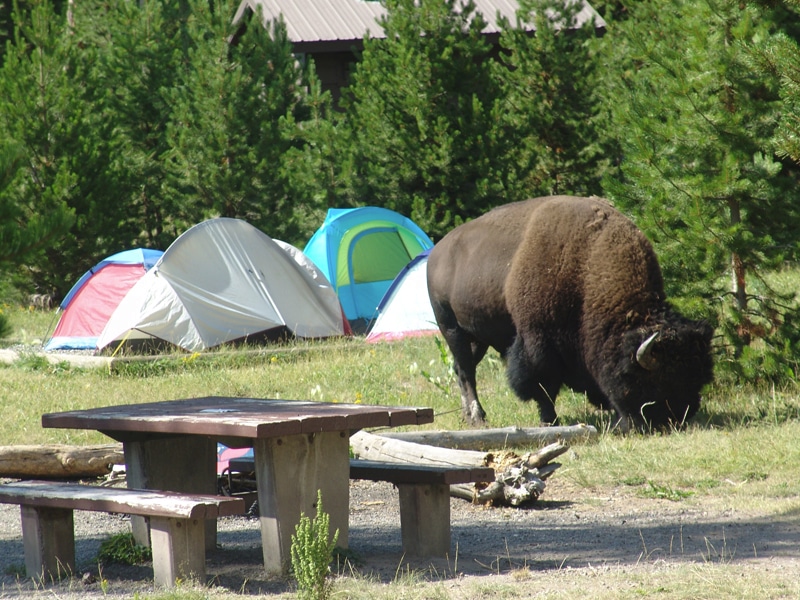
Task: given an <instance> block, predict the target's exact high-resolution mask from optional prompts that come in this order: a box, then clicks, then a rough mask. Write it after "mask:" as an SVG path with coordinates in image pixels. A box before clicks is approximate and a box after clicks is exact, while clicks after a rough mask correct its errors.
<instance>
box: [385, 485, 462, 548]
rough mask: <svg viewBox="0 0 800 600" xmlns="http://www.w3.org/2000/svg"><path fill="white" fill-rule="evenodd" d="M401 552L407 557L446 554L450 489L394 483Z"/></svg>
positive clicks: (446, 486)
mask: <svg viewBox="0 0 800 600" xmlns="http://www.w3.org/2000/svg"><path fill="white" fill-rule="evenodd" d="M397 488H398V490H399V492H400V529H401V533H402V537H403V552H405V554H406V555H408V556H417V557H429V556H441V557H444V556H447V555H448V554H449V553H450V486H449V485H446V484H443V485H442V484H433V485H428V484H398V485H397Z"/></svg>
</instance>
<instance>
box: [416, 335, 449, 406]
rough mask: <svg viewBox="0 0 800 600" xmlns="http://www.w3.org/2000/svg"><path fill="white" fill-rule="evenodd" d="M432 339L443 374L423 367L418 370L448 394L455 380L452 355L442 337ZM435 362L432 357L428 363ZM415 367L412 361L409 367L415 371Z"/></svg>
mask: <svg viewBox="0 0 800 600" xmlns="http://www.w3.org/2000/svg"><path fill="white" fill-rule="evenodd" d="M433 341H434V342H435V343H436V348H437V350H438V351H439V363H440V364H441V365H442V366H443V367H444V375H434V374H433V373H431V372H430V371H426V370H424V369H419V372H420V374H421V375H422V376H423V377H424V378H425V379H426V380H428V381H429V382H430V383H432V384H433V385H434V386H435V387H436V388H437V389H439V390H440V391H441V392H442V393H443V394H445V395H449V394H450V392H451V390H452V386H453V383H455V380H456V374H455V370H454V369H453V357H452V356H451V355H450V352H449V350H448V349H447V344H445V343H444V340H442V338H440V337H439V336H438V335H437V336H435V337H434V338H433ZM435 363H436V360H435V359H434V360H431V361H430V363H429V365H430V366H431V367H433V366H434V364H435ZM417 369H418V367H417V364H416V363H414V364H413V365H412V367H411V370H412V371H415V370H417Z"/></svg>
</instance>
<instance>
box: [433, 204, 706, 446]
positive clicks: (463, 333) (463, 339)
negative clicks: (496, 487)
mask: <svg viewBox="0 0 800 600" xmlns="http://www.w3.org/2000/svg"><path fill="white" fill-rule="evenodd" d="M428 291H429V295H430V300H431V305H432V306H433V312H434V314H435V316H436V321H437V323H438V326H439V329H440V331H441V333H442V335H443V336H444V339H445V341H446V342H447V345H448V346H449V348H450V351H451V352H452V355H453V365H454V369H455V373H456V375H457V377H458V383H459V387H460V390H461V408H462V413H463V416H464V418H465V419H466V420H467V421H468V422H470V423H471V424H473V425H480V424H483V423H484V422H485V418H486V413H485V412H484V410H483V407H482V406H481V404H480V401H479V400H478V394H477V391H476V384H475V370H476V367H477V365H478V363H479V362H480V360H481V359H482V358H483V356H484V355H485V354H486V351H487V350H488V348H489V347H490V346H491V347H492V348H494V349H495V350H497V351H498V352H499V353H500V355H501V356H502V357H503V358H504V359H505V361H506V365H507V376H508V382H509V385H510V387H511V388H512V389H513V390H514V392H515V393H516V395H517V396H519V398H521V399H522V400H531V399H533V400H536V402H537V404H538V408H539V414H540V417H541V420H542V422H543V423H549V424H555V423H557V415H556V410H555V404H554V402H555V399H556V395H557V394H558V392H559V390H560V389H561V386H562V385H566V386H568V387H570V388H572V389H573V390H575V391H577V392H584V393H585V394H586V396H587V398H588V399H589V401H590V402H591V403H592V404H594V405H595V406H598V407H601V408H603V409H609V410H613V411H614V412H615V413H616V416H617V419H616V422H615V426H616V427H619V428H620V429H621V430H623V431H627V430H628V429H629V428H631V427H635V428H637V429H642V430H649V429H652V428H655V429H667V428H670V427H679V426H681V425H682V424H684V423H685V422H686V421H687V420H688V419H690V418H691V417H692V416H693V415H694V414H695V413H696V412H697V409H698V407H699V406H700V391H701V389H702V388H703V386H704V385H705V384H707V383H708V382H710V381H711V379H712V371H713V361H712V358H711V336H712V328H711V326H710V325H709V324H708V323H706V322H702V321H692V320H689V319H687V318H685V317H683V316H681V315H680V314H678V313H677V312H676V311H674V310H673V309H672V308H671V307H670V306H669V305H668V304H667V301H666V297H665V294H664V282H663V279H662V275H661V269H660V267H659V264H658V261H657V259H656V255H655V252H654V251H653V247H652V246H651V244H650V242H649V241H648V240H647V238H645V236H644V234H643V233H642V232H641V231H640V230H639V229H638V228H637V227H636V226H635V225H634V224H633V223H632V222H631V221H630V220H629V219H628V218H626V217H625V216H624V215H623V214H622V213H620V212H619V211H617V210H615V209H614V208H613V207H612V206H611V204H610V203H609V202H608V201H607V200H604V199H602V198H597V197H592V198H580V197H572V196H550V197H544V198H534V199H531V200H526V201H523V202H516V203H512V204H507V205H504V206H499V207H497V208H495V209H493V210H491V211H489V212H488V213H486V214H484V215H483V216H481V217H479V218H477V219H474V220H473V221H470V222H468V223H465V224H463V225H460V226H459V227H456V228H455V229H453V230H452V231H451V232H450V233H448V234H447V235H446V236H444V237H443V238H442V240H441V241H439V242H438V243H437V244H436V245H435V246H434V248H433V250H432V251H431V253H430V256H429V257H428Z"/></svg>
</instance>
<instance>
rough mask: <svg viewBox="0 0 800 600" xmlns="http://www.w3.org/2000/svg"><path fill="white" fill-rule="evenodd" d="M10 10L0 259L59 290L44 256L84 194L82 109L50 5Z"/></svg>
mask: <svg viewBox="0 0 800 600" xmlns="http://www.w3.org/2000/svg"><path fill="white" fill-rule="evenodd" d="M29 6H30V8H29V9H28V10H22V9H21V8H20V6H19V4H15V5H14V31H13V43H10V44H9V45H8V46H7V50H6V54H5V57H4V61H3V64H2V67H0V138H2V139H3V140H4V141H5V142H6V143H7V144H9V145H11V146H12V147H13V148H14V153H15V155H16V159H15V161H9V164H15V165H16V168H14V169H12V170H10V171H7V172H6V178H7V179H6V187H5V189H4V190H3V192H2V199H1V200H0V205H2V207H3V208H2V211H3V215H2V216H3V235H4V241H3V244H2V245H3V247H4V248H3V252H4V253H5V256H3V257H2V258H3V259H4V260H9V259H11V258H15V261H16V262H17V263H19V262H21V261H22V259H23V258H24V259H25V263H26V267H27V269H28V271H29V274H30V275H31V276H32V277H33V278H34V280H35V285H36V286H37V287H38V288H39V289H41V290H43V291H45V292H47V293H50V292H55V293H57V292H58V291H59V290H60V288H61V287H62V286H63V284H62V278H63V277H65V275H66V277H69V275H70V272H69V271H67V273H66V274H65V273H59V275H58V276H56V275H55V274H54V273H53V271H52V265H51V264H50V263H49V260H48V259H47V257H46V255H45V251H46V250H47V249H48V248H51V247H53V246H54V245H56V244H58V243H59V241H60V239H61V237H62V236H63V235H64V234H65V232H66V231H67V230H68V229H69V227H70V226H71V225H72V224H73V222H74V219H73V210H72V209H71V208H70V205H71V203H72V201H73V200H74V199H75V198H76V197H78V196H79V195H80V194H81V192H82V190H81V183H82V181H81V178H80V176H79V174H78V173H79V168H80V167H79V165H80V162H81V160H82V159H84V158H86V156H85V153H84V151H85V146H84V137H83V136H84V133H85V129H84V123H83V117H84V115H85V107H84V106H82V105H81V103H80V90H78V89H76V88H75V86H73V85H72V81H71V74H72V72H73V71H74V48H73V47H72V46H71V45H70V40H69V39H68V34H67V32H66V31H65V29H64V27H63V18H62V17H60V16H59V15H57V14H56V13H55V12H54V10H53V7H52V5H51V4H50V2H48V1H47V0H33V1H32V2H30V3H29Z"/></svg>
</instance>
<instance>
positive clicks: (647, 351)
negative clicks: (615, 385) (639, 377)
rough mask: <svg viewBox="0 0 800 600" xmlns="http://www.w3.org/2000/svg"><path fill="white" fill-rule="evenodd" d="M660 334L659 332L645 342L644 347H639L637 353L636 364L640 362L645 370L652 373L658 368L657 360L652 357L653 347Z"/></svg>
mask: <svg viewBox="0 0 800 600" xmlns="http://www.w3.org/2000/svg"><path fill="white" fill-rule="evenodd" d="M658 333H659V332H658V331H656V332H655V333H654V334H653V335H651V336H650V337H649V338H647V339H646V340H645V341H643V342H642V345H641V346H639V349H638V350H637V351H636V362H638V363H639V364H640V365H641V366H642V368H643V369H647V370H648V371H652V370H653V369H655V368H656V366H657V363H656V361H655V359H654V358H653V357H652V350H653V348H652V346H653V342H654V341H655V339H656V338H657V337H658Z"/></svg>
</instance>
